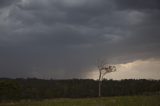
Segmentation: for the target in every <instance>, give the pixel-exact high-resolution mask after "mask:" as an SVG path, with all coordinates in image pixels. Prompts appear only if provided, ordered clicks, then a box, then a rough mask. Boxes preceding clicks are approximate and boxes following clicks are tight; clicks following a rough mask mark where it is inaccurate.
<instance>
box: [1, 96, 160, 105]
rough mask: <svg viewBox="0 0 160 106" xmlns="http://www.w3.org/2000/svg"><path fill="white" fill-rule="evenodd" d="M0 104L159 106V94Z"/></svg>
mask: <svg viewBox="0 0 160 106" xmlns="http://www.w3.org/2000/svg"><path fill="white" fill-rule="evenodd" d="M0 106H160V96H124V97H105V98H87V99H52V100H43V101H28V102H26V101H21V102H18V103H3V104H0Z"/></svg>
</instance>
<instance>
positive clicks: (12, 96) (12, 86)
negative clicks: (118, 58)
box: [0, 78, 160, 102]
mask: <svg viewBox="0 0 160 106" xmlns="http://www.w3.org/2000/svg"><path fill="white" fill-rule="evenodd" d="M102 83H103V84H102V97H113V96H134V95H147V96H148V95H150V96H151V95H160V80H143V79H141V80H134V79H131V80H121V81H115V80H103V81H102ZM97 96H98V81H97V80H91V79H70V80H42V79H33V78H32V79H0V102H1V101H2V102H3V101H17V100H19V101H20V100H26V99H30V100H44V99H53V98H93V97H97Z"/></svg>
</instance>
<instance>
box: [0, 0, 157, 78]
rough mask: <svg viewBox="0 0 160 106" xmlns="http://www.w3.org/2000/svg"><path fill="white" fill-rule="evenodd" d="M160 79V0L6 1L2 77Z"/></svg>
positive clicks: (0, 29) (0, 4) (2, 1)
mask: <svg viewBox="0 0 160 106" xmlns="http://www.w3.org/2000/svg"><path fill="white" fill-rule="evenodd" d="M97 59H105V60H106V61H107V63H109V64H111V65H113V64H114V65H116V66H117V72H114V73H111V74H108V75H107V76H106V78H109V79H125V78H146V79H160V0H0V77H11V78H16V77H23V78H26V77H37V78H58V79H66V78H94V79H97V72H98V70H97V68H96V67H97V66H96V60H97Z"/></svg>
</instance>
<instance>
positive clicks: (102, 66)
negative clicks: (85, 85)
mask: <svg viewBox="0 0 160 106" xmlns="http://www.w3.org/2000/svg"><path fill="white" fill-rule="evenodd" d="M98 70H99V78H98V85H99V86H98V96H99V97H101V86H102V80H103V78H104V76H105V75H106V74H108V73H110V72H114V71H116V67H115V66H111V65H107V64H106V63H105V62H104V61H100V62H98Z"/></svg>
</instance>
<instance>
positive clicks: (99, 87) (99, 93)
mask: <svg viewBox="0 0 160 106" xmlns="http://www.w3.org/2000/svg"><path fill="white" fill-rule="evenodd" d="M101 77H102V76H101V71H99V79H98V83H99V85H98V96H99V97H101Z"/></svg>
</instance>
